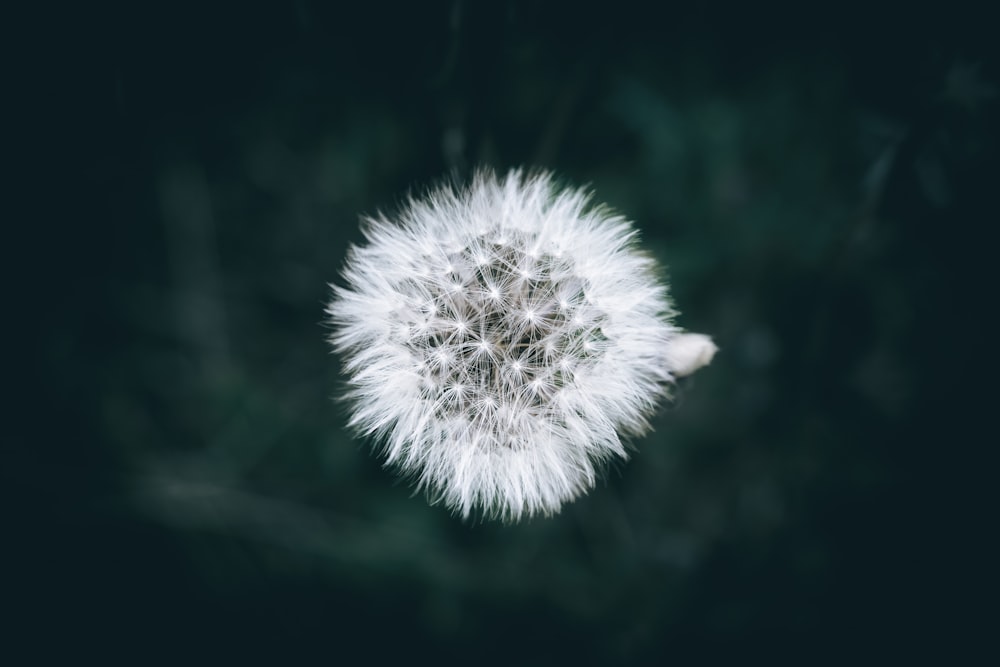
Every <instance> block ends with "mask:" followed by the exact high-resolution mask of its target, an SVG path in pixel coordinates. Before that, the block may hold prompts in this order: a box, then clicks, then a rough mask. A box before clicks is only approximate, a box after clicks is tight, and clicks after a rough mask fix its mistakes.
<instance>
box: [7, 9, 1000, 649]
mask: <svg viewBox="0 0 1000 667" xmlns="http://www.w3.org/2000/svg"><path fill="white" fill-rule="evenodd" d="M751 4H752V3H722V2H714V3H708V4H702V5H699V6H697V7H696V6H694V5H693V4H684V5H673V4H662V5H660V6H658V7H656V8H650V7H644V6H642V5H639V4H632V3H589V2H573V3H570V2H554V3H534V2H528V1H526V0H497V1H496V2H491V3H479V2H461V1H458V0H456V1H452V2H413V3H394V4H391V3H389V4H387V3H375V2H372V3H350V4H347V3H343V4H338V3H323V2H318V1H317V0H298V1H296V2H292V1H288V2H279V1H277V0H274V1H267V2H251V3H239V4H237V3H223V4H218V3H205V4H196V3H184V2H181V3H166V2H153V3H147V4H140V3H136V4H128V5H126V4H120V5H104V4H100V3H98V4H97V5H93V4H90V5H87V6H86V7H82V6H81V7H80V8H77V9H74V10H68V11H65V12H59V13H58V15H57V16H49V17H42V18H38V19H37V20H36V22H35V23H33V24H32V25H33V26H34V27H37V28H40V32H42V33H45V35H46V39H45V40H44V41H43V42H39V43H37V44H34V45H33V46H32V47H25V48H24V50H23V51H22V52H20V53H21V55H23V60H24V66H23V67H22V68H21V69H22V72H23V73H24V74H26V76H25V77H24V79H25V80H26V81H28V82H29V83H30V85H31V90H32V91H33V92H32V93H31V94H29V95H28V96H27V97H26V98H25V99H26V100H27V102H28V105H27V106H28V107H29V108H30V115H31V118H30V121H31V122H30V124H29V125H28V127H30V128H31V130H32V131H36V130H37V131H36V132H34V133H33V134H29V135H27V136H28V137H29V139H28V141H27V142H26V143H27V145H28V146H29V148H30V158H26V162H25V164H24V169H23V171H25V172H26V173H28V174H29V175H31V176H37V177H38V178H37V179H33V180H34V181H35V187H34V188H31V189H28V190H26V191H25V194H27V195H28V196H29V197H30V198H31V200H32V207H31V211H32V213H31V214H30V215H27V216H25V217H23V218H19V220H21V222H13V223H12V224H10V225H9V227H10V230H9V234H8V238H9V239H10V245H9V246H8V250H9V251H11V250H13V251H14V252H13V254H14V257H13V258H12V259H11V260H10V261H8V263H7V265H8V268H10V269H13V273H14V274H15V275H16V276H17V282H15V283H13V284H14V286H15V287H16V289H15V290H14V292H15V294H14V295H13V297H12V298H11V300H10V301H9V303H8V307H9V308H10V311H9V312H10V315H11V316H12V320H10V321H9V323H8V325H7V326H8V328H10V329H16V330H17V331H16V332H17V333H18V334H21V335H23V336H24V338H25V340H24V341H22V343H21V344H19V345H18V347H16V348H13V349H12V350H9V351H8V354H10V355H11V356H12V357H14V358H13V359H12V362H11V366H12V368H13V369H14V374H13V375H12V376H10V377H15V378H18V379H17V384H16V385H15V386H14V387H13V388H14V392H15V393H16V394H17V395H18V396H17V398H16V399H15V401H14V402H13V403H12V404H11V407H12V408H13V409H12V413H13V418H12V419H11V420H10V421H9V423H8V428H9V433H10V434H11V436H10V438H9V442H10V443H11V444H12V445H13V447H11V451H12V452H14V453H15V455H14V457H13V458H11V459H8V462H7V463H6V464H5V470H4V473H5V475H4V476H5V477H7V478H8V479H7V481H6V482H5V485H6V488H7V489H8V490H12V491H13V492H14V497H15V498H16V500H15V501H14V502H12V503H10V504H9V508H8V509H13V510H14V512H13V513H14V514H15V515H16V518H15V519H14V523H13V525H14V527H15V528H17V529H24V530H23V532H22V531H20V530H19V531H18V532H17V533H11V535H16V537H14V536H12V537H11V538H10V539H9V541H8V545H7V547H5V549H7V550H8V551H9V552H11V553H13V554H14V555H15V557H18V556H19V557H20V558H15V562H16V565H14V566H12V567H11V568H10V570H9V572H10V573H11V574H12V575H13V577H12V579H13V584H12V588H11V590H13V591H14V595H13V596H11V597H9V598H8V599H10V600H17V616H18V618H19V619H20V622H21V624H23V626H22V627H24V628H25V629H26V630H25V631H20V630H18V631H17V632H16V633H14V634H16V635H18V636H20V637H21V638H22V639H24V638H27V639H28V640H29V641H30V642H31V643H32V644H33V646H34V647H35V650H36V651H41V653H40V654H39V655H46V654H47V652H48V651H55V652H62V651H66V652H77V651H82V652H83V653H84V654H85V653H86V652H89V651H90V650H95V649H96V650H100V651H111V652H114V653H119V652H121V653H122V654H123V655H127V656H130V657H131V658H132V659H134V661H135V662H134V664H149V663H151V662H157V661H159V660H161V659H164V660H166V659H191V660H194V661H195V662H200V661H201V660H207V659H210V658H213V659H218V660H222V661H224V662H229V661H233V660H235V659H236V658H246V657H251V658H252V657H257V658H265V659H268V660H269V661H273V662H278V663H281V664H284V663H286V662H292V663H294V662H298V659H299V658H300V657H302V656H307V657H308V658H310V659H311V660H314V661H317V662H319V661H322V662H324V663H332V664H360V663H362V662H365V663H372V662H374V663H379V662H382V661H387V660H389V659H394V660H401V659H408V660H416V661H419V662H424V661H430V660H434V661H444V662H452V661H455V662H462V663H470V664H476V663H479V664H484V663H485V664H493V663H497V664H524V665H535V664H560V663H564V662H566V663H569V662H577V663H580V662H583V663H590V662H597V663H621V662H630V663H643V664H651V663H652V664H661V663H664V664H665V663H668V662H674V661H678V660H679V661H681V663H682V664H683V663H684V662H686V661H687V659H690V658H692V657H697V658H698V661H699V662H702V663H705V662H708V663H713V662H715V661H716V660H718V661H721V660H723V659H727V660H728V659H731V658H732V657H734V656H750V655H755V654H759V655H762V656H767V657H768V659H770V660H772V661H773V660H776V659H782V658H787V659H788V660H789V661H791V662H795V663H796V664H814V663H817V662H824V661H828V660H832V659H833V658H834V656H839V657H849V656H859V655H861V656H866V657H868V658H872V659H874V660H879V659H881V658H898V657H900V656H903V655H906V656H910V655H926V654H927V653H926V652H927V651H931V650H935V649H939V650H943V651H949V652H953V651H958V652H959V653H962V652H963V651H970V652H971V651H972V650H973V649H972V648H971V647H972V646H973V645H974V643H975V641H974V640H976V639H979V638H984V637H985V633H986V632H987V631H988V629H989V628H991V627H993V620H995V618H993V617H992V615H989V614H986V613H980V612H978V611H977V609H978V604H979V603H985V602H987V601H988V598H987V595H988V594H987V590H989V589H987V585H988V584H990V582H991V581H992V579H991V578H987V577H984V576H982V575H981V571H980V569H979V567H978V566H980V565H987V564H989V563H991V562H992V560H991V559H990V557H989V556H988V555H987V554H988V553H989V551H988V543H989V541H990V538H991V537H992V534H993V533H994V532H995V525H992V524H991V523H990V522H989V521H986V520H985V519H983V517H982V512H983V510H984V509H987V508H989V507H990V506H991V505H990V502H989V501H988V498H989V495H991V494H989V493H988V492H989V489H990V482H989V479H988V476H987V475H988V466H987V465H986V462H985V455H986V452H987V451H988V450H989V449H991V448H992V447H994V446H995V437H996V436H995V433H994V431H995V429H994V431H991V430H989V427H990V426H991V425H990V423H989V422H990V420H991V417H992V412H993V410H994V409H995V408H994V403H995V401H994V400H993V399H994V398H995V390H994V389H993V385H994V380H993V377H995V376H994V375H993V369H994V368H995V366H996V364H995V360H994V357H995V356H996V353H995V347H994V348H992V350H991V346H990V343H991V342H992V338H993V336H992V335H990V331H989V330H988V329H987V323H988V322H989V319H990V317H991V316H992V311H994V310H995V309H996V292H995V291H994V290H993V289H992V285H993V283H994V280H993V276H992V273H993V264H994V263H995V261H994V259H993V247H994V246H993V243H992V241H991V239H992V232H993V227H995V226H996V223H997V222H998V221H1000V218H998V217H997V215H996V207H995V206H994V205H993V199H994V192H995V189H996V182H997V176H998V174H1000V170H998V159H997V158H998V152H997V148H998V146H997V143H998V123H997V121H996V119H997V117H1000V114H998V113H997V110H998V103H1000V99H998V97H997V95H998V87H997V86H998V82H1000V72H998V71H997V64H998V61H997V58H996V55H997V53H996V50H995V48H994V47H993V43H994V42H995V36H994V33H995V25H994V26H991V25H990V22H989V21H988V20H986V17H984V16H982V15H979V14H977V13H975V12H966V11H964V10H962V9H961V8H960V7H959V6H957V5H951V6H949V7H948V8H946V9H942V8H940V7H938V8H927V9H917V8H914V7H906V8H904V7H903V5H899V6H896V5H892V6H891V7H885V8H882V7H880V6H879V5H878V4H877V3H874V4H873V3H868V4H865V5H857V6H849V5H844V4H843V3H824V4H820V5H811V4H808V3H806V4H804V5H802V6H800V5H797V4H788V5H784V6H779V7H775V8H773V10H772V9H768V10H764V9H763V8H761V7H760V6H758V5H756V4H753V6H752V7H751V6H750V5H751ZM480 164H483V165H488V166H492V167H494V168H496V169H498V170H506V169H507V168H509V167H513V166H521V165H525V166H535V167H543V168H548V169H552V170H554V171H555V172H556V173H557V174H559V175H560V177H561V178H563V179H565V182H567V183H569V184H575V185H586V184H589V185H590V186H591V187H592V188H593V190H594V191H595V193H596V198H597V200H599V201H604V202H607V203H609V204H610V205H612V206H613V207H615V208H616V209H618V210H619V211H621V212H622V213H624V214H625V215H627V216H628V217H629V218H631V219H633V220H635V221H636V224H637V226H638V227H639V229H640V230H641V232H642V238H643V243H644V246H645V247H646V248H648V249H649V250H650V251H652V252H653V253H654V254H655V255H656V256H657V257H658V258H659V259H660V260H661V261H662V262H663V264H664V265H665V266H666V267H667V270H668V273H669V276H670V280H671V284H672V291H673V294H674V297H675V299H676V302H677V305H678V307H679V309H680V310H681V313H682V314H681V316H680V319H679V322H680V324H681V325H682V326H685V327H687V328H689V329H690V330H693V331H698V332H705V333H709V334H711V335H713V336H714V337H715V339H716V341H717V342H718V344H719V345H720V348H721V352H720V353H719V355H718V356H717V358H716V361H715V362H714V363H713V365H712V366H711V367H709V368H707V369H705V370H703V371H701V372H699V373H698V374H697V375H696V376H694V377H693V378H691V379H689V380H686V381H685V382H683V383H682V384H681V385H680V386H679V387H678V389H677V391H676V397H675V400H674V401H673V402H672V403H671V404H670V405H667V406H664V407H663V409H662V410H661V411H660V412H659V413H658V414H657V415H656V417H655V420H654V426H655V432H654V433H652V434H651V435H649V436H648V437H645V438H642V439H641V440H638V441H636V442H635V443H634V444H635V446H636V451H635V453H634V455H633V457H632V459H631V461H629V462H628V463H627V464H623V465H620V466H617V467H615V468H614V469H612V470H609V471H608V474H607V475H606V478H605V480H604V481H602V482H601V483H600V484H599V485H598V487H597V488H596V489H594V490H593V491H592V492H591V493H590V494H589V495H587V496H586V497H583V498H581V499H580V500H578V501H577V502H575V503H573V504H572V505H569V506H567V507H566V508H565V509H564V510H563V512H562V513H561V514H559V515H558V516H556V517H553V518H549V519H544V518H542V519H535V520H532V521H529V522H524V523H521V524H517V525H501V524H497V523H479V522H463V521H461V520H459V519H457V518H455V517H453V516H450V515H449V514H448V512H447V511H446V510H444V509H442V508H440V507H431V506H428V504H427V503H426V502H425V500H424V499H423V498H422V497H419V496H416V497H414V496H412V492H411V489H410V488H409V487H408V486H407V484H405V483H402V482H400V481H398V480H397V478H396V477H395V476H394V475H392V474H391V473H390V472H389V471H386V470H383V469H382V468H381V466H380V464H379V461H378V460H377V458H375V457H374V456H372V454H371V453H370V450H369V446H368V443H366V442H364V441H360V440H357V439H354V438H353V437H352V435H351V434H350V433H349V432H348V431H347V430H346V429H345V421H346V416H345V412H344V409H343V407H342V406H340V405H338V404H337V403H335V402H334V400H332V399H333V397H334V396H336V395H338V394H339V392H340V391H341V388H342V386H343V380H342V378H341V377H340V376H339V368H338V360H337V359H336V357H335V356H334V355H333V354H332V353H331V352H330V350H329V349H328V346H327V345H326V344H325V342H324V337H325V336H326V335H327V330H326V329H325V328H324V325H323V323H322V320H323V306H324V302H325V301H326V300H327V298H328V284H329V283H331V282H335V281H337V280H339V278H338V273H339V270H340V267H341V265H342V261H343V258H344V254H345V251H346V248H347V246H348V244H349V243H352V242H357V241H359V240H360V234H359V231H358V217H359V215H361V214H364V213H371V212H374V211H376V210H379V209H382V210H391V209H392V208H393V207H395V206H396V205H398V204H399V202H400V201H401V200H402V198H403V197H405V195H406V194H407V193H408V192H410V191H412V192H415V193H419V192H421V191H422V190H423V189H424V188H426V187H428V186H432V185H434V184H435V183H436V182H437V181H439V180H440V179H441V178H443V177H446V176H448V175H449V174H457V175H458V176H459V177H465V176H467V175H468V174H469V173H470V170H471V169H472V168H474V167H475V166H476V165H480ZM21 249H24V251H23V252H22V250H21ZM991 303H992V304H993V305H992V306H991V305H990V304H991ZM21 350H27V351H28V353H27V354H24V353H22V352H21ZM21 378H23V380H21ZM990 443H993V444H990ZM991 526H992V527H991ZM991 619H992V620H991ZM746 651H750V652H749V653H747V652H746ZM863 661H864V660H862V662H863Z"/></svg>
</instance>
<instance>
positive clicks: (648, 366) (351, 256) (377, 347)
mask: <svg viewBox="0 0 1000 667" xmlns="http://www.w3.org/2000/svg"><path fill="white" fill-rule="evenodd" d="M364 232H365V236H366V239H367V243H366V244H365V245H363V246H354V247H351V248H350V250H349V252H348V256H347V260H346V265H345V268H344V270H343V278H344V283H345V286H339V287H338V286H334V287H333V298H332V300H331V302H330V303H329V305H328V307H327V311H326V312H327V314H328V316H329V321H330V323H331V324H332V326H333V333H332V335H331V336H330V342H331V343H332V345H333V346H334V348H335V349H336V351H337V352H339V353H340V355H341V358H342V363H343V367H344V372H345V374H346V376H347V379H348V382H349V384H350V390H349V392H348V395H347V398H348V399H349V401H350V405H351V420H350V424H351V426H353V427H354V428H356V429H357V430H358V431H359V432H360V433H362V434H364V435H366V436H371V437H373V438H374V439H375V440H376V441H377V442H378V443H379V444H380V446H381V450H382V453H383V455H384V458H385V461H386V463H387V464H389V465H391V466H393V467H395V468H397V469H398V470H399V471H401V472H403V473H404V474H408V475H411V476H412V477H413V478H414V479H415V480H416V482H417V486H418V488H419V489H423V490H425V491H426V492H427V493H428V496H429V498H430V499H431V501H432V502H433V501H440V502H443V503H444V504H445V505H447V506H448V507H449V508H451V509H452V510H454V511H456V512H458V513H460V514H461V515H463V516H465V517H468V516H469V515H470V514H472V513H473V512H475V511H481V512H482V513H483V515H485V516H489V517H500V518H503V519H506V520H517V519H520V518H523V517H527V516H531V515H534V514H538V513H542V514H552V513H555V512H557V511H559V509H560V507H561V506H562V505H563V503H565V502H567V501H570V500H572V499H573V498H575V497H577V496H578V495H580V494H581V493H584V492H586V491H587V490H589V489H590V488H591V487H593V485H594V483H595V481H596V478H597V474H598V471H599V470H600V469H601V466H602V464H603V463H605V462H607V461H608V460H610V459H613V458H616V457H617V458H622V459H624V458H627V452H626V449H625V447H624V446H623V443H622V439H621V438H622V437H623V436H625V437H628V436H638V435H641V434H643V433H644V432H645V431H647V430H648V428H649V422H648V418H649V416H650V415H651V414H652V413H653V411H654V410H655V408H656V405H657V403H658V401H659V400H660V398H661V397H662V396H663V395H664V394H665V393H666V389H667V387H668V385H669V384H670V383H671V382H672V381H673V379H674V378H675V377H677V376H680V375H687V374H689V373H691V372H693V371H695V370H697V369H698V368H699V367H701V366H703V365H705V364H707V363H708V362H709V361H710V360H711V358H712V355H713V354H714V353H715V350H716V347H715V345H714V344H713V343H712V341H711V339H710V338H708V337H707V336H703V335H700V334H685V333H683V332H682V331H681V330H680V329H678V328H677V327H675V326H674V324H673V323H672V318H673V316H674V311H673V308H672V306H671V302H670V300H669V297H668V293H667V288H666V285H665V284H664V283H663V282H662V281H661V279H660V278H659V277H658V272H657V267H656V264H655V262H654V260H653V259H652V258H651V257H650V256H649V255H647V254H645V253H643V252H641V251H640V250H638V249H637V247H636V232H635V229H634V228H633V226H632V224H631V223H630V222H629V221H628V220H626V219H625V218H623V217H622V216H620V215H617V214H615V213H613V212H612V211H610V210H608V209H607V208H606V207H603V206H593V205H591V203H590V195H589V193H588V192H587V191H586V190H579V189H560V188H558V187H557V186H556V185H555V184H554V182H553V177H552V175H551V174H549V173H545V172H542V173H536V174H532V175H526V174H524V173H523V172H521V171H519V170H515V171H511V172H510V173H509V174H507V175H506V176H505V177H502V178H499V177H497V176H495V175H494V174H493V173H492V172H489V171H480V172H479V173H478V174H477V175H476V176H475V177H474V179H473V181H472V183H471V185H469V186H468V187H465V188H458V187H454V186H443V187H440V188H438V189H436V190H433V191H431V192H430V193H428V194H427V195H426V196H425V197H423V198H420V199H410V200H409V201H408V203H407V205H406V206H405V207H404V208H403V210H402V211H401V212H400V213H399V214H398V216H397V217H396V219H395V220H390V219H387V218H386V217H384V216H379V217H375V218H367V219H365V226H364Z"/></svg>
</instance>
